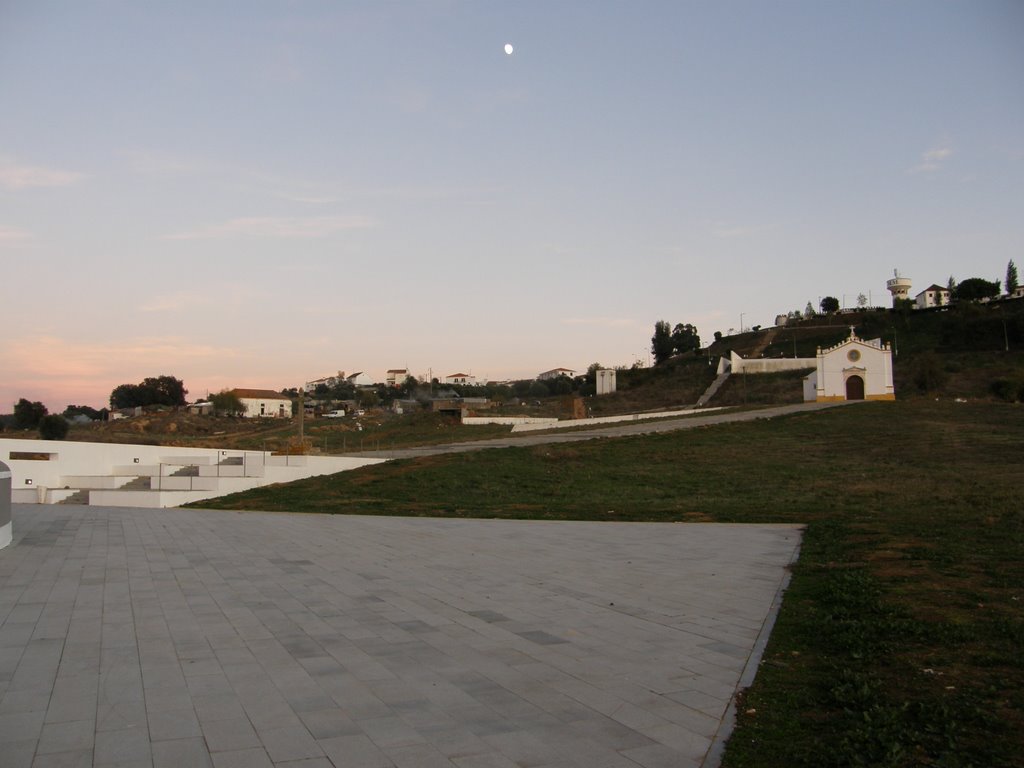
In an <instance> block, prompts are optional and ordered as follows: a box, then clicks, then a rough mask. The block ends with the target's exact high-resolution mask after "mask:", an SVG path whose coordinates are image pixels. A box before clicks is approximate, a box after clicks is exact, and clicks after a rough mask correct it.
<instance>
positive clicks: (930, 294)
mask: <svg viewBox="0 0 1024 768" xmlns="http://www.w3.org/2000/svg"><path fill="white" fill-rule="evenodd" d="M949 298H950V293H949V288H943V287H942V286H941V285H935V284H934V283H933V284H932V285H929V286H928V287H927V288H925V289H924V290H923V291H921V292H920V293H919V294H917V296H916V297H915V298H914V306H915V307H916V308H917V309H928V308H929V307H944V306H946V305H947V304H949Z"/></svg>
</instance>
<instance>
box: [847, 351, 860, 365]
mask: <svg viewBox="0 0 1024 768" xmlns="http://www.w3.org/2000/svg"><path fill="white" fill-rule="evenodd" d="M846 359H847V360H849V361H850V362H851V363H856V362H857V361H858V360H860V350H857V349H851V350H850V351H849V352H847V353H846Z"/></svg>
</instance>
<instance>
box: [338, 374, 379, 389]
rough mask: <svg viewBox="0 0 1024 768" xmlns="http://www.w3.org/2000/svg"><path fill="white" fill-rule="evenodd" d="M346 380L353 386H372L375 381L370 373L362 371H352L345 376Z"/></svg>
mask: <svg viewBox="0 0 1024 768" xmlns="http://www.w3.org/2000/svg"><path fill="white" fill-rule="evenodd" d="M345 381H347V382H348V383H349V384H351V385H352V386H353V387H372V386H373V385H374V383H375V382H374V381H373V378H372V377H371V376H370V375H369V374H367V373H363V372H362V371H356V372H355V373H350V374H349V375H348V376H346V377H345Z"/></svg>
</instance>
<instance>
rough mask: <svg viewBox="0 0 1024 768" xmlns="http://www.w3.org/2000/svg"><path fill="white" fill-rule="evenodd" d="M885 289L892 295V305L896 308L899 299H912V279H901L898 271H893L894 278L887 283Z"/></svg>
mask: <svg viewBox="0 0 1024 768" xmlns="http://www.w3.org/2000/svg"><path fill="white" fill-rule="evenodd" d="M885 287H886V288H888V289H889V293H891V294H892V305H893V306H894V307H895V306H896V300H897V299H909V298H910V278H909V277H900V271H899V270H898V269H894V270H893V271H892V277H891V278H889V279H888V280H886V281H885Z"/></svg>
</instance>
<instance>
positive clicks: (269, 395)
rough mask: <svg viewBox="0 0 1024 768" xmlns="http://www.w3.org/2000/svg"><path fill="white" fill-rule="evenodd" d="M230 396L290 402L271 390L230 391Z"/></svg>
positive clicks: (289, 399) (287, 398) (288, 398)
mask: <svg viewBox="0 0 1024 768" xmlns="http://www.w3.org/2000/svg"><path fill="white" fill-rule="evenodd" d="M231 394H233V395H234V396H235V397H245V398H249V399H251V400H287V401H288V402H291V398H290V397H286V396H285V395H282V394H281V393H280V392H275V391H274V390H272V389H232V390H231Z"/></svg>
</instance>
